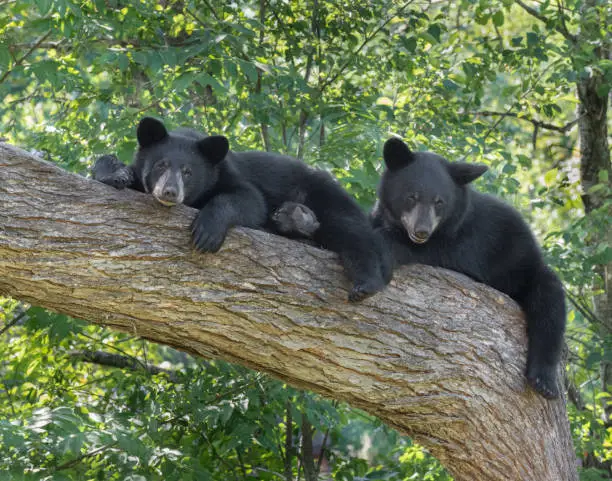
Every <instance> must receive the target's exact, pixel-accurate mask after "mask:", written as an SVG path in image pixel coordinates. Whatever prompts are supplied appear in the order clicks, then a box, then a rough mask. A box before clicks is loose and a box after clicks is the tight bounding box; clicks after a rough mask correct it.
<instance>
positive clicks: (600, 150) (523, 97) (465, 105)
mask: <svg viewBox="0 0 612 481" xmlns="http://www.w3.org/2000/svg"><path fill="white" fill-rule="evenodd" d="M611 15H612V14H611V7H610V6H609V4H608V2H605V1H595V0H587V1H573V0H570V1H566V2H548V1H545V2H534V1H517V2H508V1H472V0H470V1H468V0H465V1H462V2H426V1H419V0H413V1H409V2H396V1H373V2H368V3H367V4H364V5H359V4H355V3H354V2H348V1H347V2H341V1H338V2H322V1H319V0H309V1H294V2H283V1H275V0H269V1H265V0H261V1H259V2H254V1H242V0H239V1H237V2H233V3H231V4H227V2H221V1H212V0H208V1H206V0H204V1H177V2H173V1H169V2H161V3H157V4H152V3H149V2H144V3H143V2H121V1H101V0H100V1H84V2H72V1H68V0H42V1H36V2H34V3H32V2H25V1H20V0H0V98H2V99H3V102H2V103H0V125H1V129H0V131H1V132H2V133H1V135H2V136H3V137H5V138H7V139H8V140H9V141H10V142H12V143H15V144H17V145H20V146H22V147H24V148H27V149H32V150H36V151H38V152H41V153H42V155H43V156H45V157H46V158H47V159H50V160H52V161H54V162H56V163H58V164H59V165H61V166H62V167H64V168H66V169H70V170H73V171H76V172H80V173H84V172H86V170H87V168H88V165H89V164H90V163H91V161H92V159H94V158H95V156H97V155H100V154H103V153H108V152H112V151H117V153H118V155H119V156H120V157H121V158H122V160H124V161H127V160H129V158H130V157H131V154H132V152H133V150H134V147H135V137H134V126H135V123H136V122H137V120H138V119H139V118H140V117H141V116H143V115H145V114H150V115H157V116H160V117H163V118H165V119H167V120H168V122H169V123H171V124H174V125H177V126H178V125H190V126H196V127H198V126H199V127H200V128H202V129H204V130H207V131H208V132H210V133H223V134H225V135H227V136H228V137H230V139H231V141H232V146H233V148H235V149H236V150H240V149H245V148H257V149H268V150H274V151H280V152H286V153H289V154H291V155H296V156H299V157H302V158H304V160H305V161H307V162H310V163H313V164H316V165H318V166H322V167H325V168H328V169H331V170H332V171H333V172H334V174H336V176H337V177H338V178H340V180H341V181H342V182H343V183H344V185H345V186H346V187H347V188H348V189H349V190H350V191H351V192H352V193H353V194H354V195H355V197H356V198H357V199H358V200H359V201H360V202H361V203H362V204H363V205H364V206H369V205H370V204H371V202H372V200H373V198H374V189H375V186H376V183H377V179H378V171H379V168H380V159H381V148H382V143H383V142H384V140H385V139H386V138H387V137H388V136H389V135H390V134H399V135H402V136H403V137H404V138H405V139H406V140H407V141H408V142H409V144H410V145H411V147H413V148H423V149H430V150H435V151H437V152H439V153H441V154H443V155H446V156H447V157H448V158H450V159H467V160H470V161H479V162H484V163H487V164H488V165H489V166H490V171H489V173H488V174H487V175H486V176H485V178H484V179H483V180H482V181H479V182H480V184H479V188H481V189H485V190H488V191H490V192H492V193H495V194H497V195H501V196H503V197H504V198H505V199H506V200H507V201H509V202H511V203H513V204H514V205H515V206H516V207H517V208H519V209H520V210H521V212H522V213H523V214H524V215H525V216H526V217H527V218H528V219H529V220H530V223H531V225H532V226H533V227H534V229H535V231H536V233H537V234H538V235H539V237H540V240H541V241H542V243H543V245H544V247H545V249H546V253H547V258H548V260H549V262H550V263H551V264H552V265H553V266H554V267H555V269H556V270H557V272H559V273H560V275H561V276H562V278H563V281H564V284H565V286H566V289H567V292H568V297H569V298H570V300H571V305H570V307H569V311H568V316H569V326H568V335H567V338H568V346H569V351H568V361H569V364H568V368H567V388H568V396H569V400H570V401H571V406H570V421H571V425H572V431H573V434H574V442H575V445H576V450H577V455H578V457H579V458H580V459H581V461H582V463H583V466H584V468H583V470H582V471H581V476H582V477H583V479H600V478H602V479H603V478H604V477H605V476H606V475H607V476H609V475H610V469H611V468H610V464H611V460H612V454H611V446H610V445H611V443H612V441H611V436H612V434H611V430H612V427H611V425H610V422H611V421H610V406H611V404H610V393H609V391H610V388H609V385H610V382H611V381H610V363H611V362H612V334H611V331H612V327H611V326H612V320H611V317H610V307H609V306H610V300H609V296H610V285H611V284H610V282H611V281H610V277H609V276H610V269H611V268H610V262H611V261H612V248H611V247H610V246H611V243H610V237H609V236H610V232H611V229H610V218H611V215H610V178H611V175H610V174H612V173H611V172H610V170H611V167H610V154H609V146H608V133H607V128H608V122H609V120H608V117H607V106H608V102H609V98H610V95H609V92H610V86H611V84H612V61H611V59H610V51H611V48H610V31H609V26H610V25H611V24H612V22H611V21H610V20H611V18H610V17H611ZM2 306H3V310H2V311H1V312H0V317H2V320H3V321H4V322H5V326H4V328H3V329H2V336H3V337H4V340H5V341H6V342H4V343H2V344H0V351H2V352H1V353H0V355H1V358H2V359H4V360H5V361H4V362H3V364H2V367H1V369H2V376H0V377H1V379H2V384H0V386H1V389H2V392H3V393H4V395H3V396H0V399H1V400H0V412H2V415H3V417H5V418H7V419H11V420H12V421H13V423H14V424H9V423H3V422H0V429H2V431H1V432H2V436H3V442H2V445H3V446H4V450H5V452H4V453H3V454H5V457H4V460H5V463H6V468H7V469H12V473H13V475H14V476H19V475H20V474H19V473H21V472H23V471H24V468H26V474H23V475H22V476H24V477H27V476H29V479H39V478H40V477H41V476H42V475H41V474H40V472H38V471H35V468H40V467H42V468H43V471H42V473H43V475H45V476H47V475H48V476H51V474H49V471H45V470H49V469H51V467H54V468H57V467H58V466H63V469H62V470H60V471H59V472H56V473H55V474H54V475H53V476H59V475H60V474H59V473H61V475H63V476H66V477H68V478H70V479H80V478H79V476H83V475H84V474H83V473H84V472H87V473H89V474H87V475H89V476H96V475H98V476H99V475H101V474H99V473H103V472H104V471H103V470H102V467H104V468H106V469H110V470H114V471H115V472H117V473H132V472H133V470H134V467H135V466H138V470H137V471H138V475H140V476H144V477H146V478H147V479H148V478H151V479H155V476H160V474H159V473H160V472H162V471H160V469H161V468H160V466H161V465H162V464H163V465H164V466H174V467H176V466H183V465H185V463H187V464H190V463H192V459H193V456H195V455H190V456H189V457H188V459H187V458H186V457H185V456H183V455H182V454H177V453H182V452H183V448H184V447H185V446H187V445H190V443H193V442H194V438H193V437H190V435H188V434H186V432H187V431H188V432H190V433H194V432H204V433H206V437H207V438H208V441H204V442H200V444H197V446H198V449H199V450H198V451H197V456H202V458H201V459H202V460H203V459H206V456H208V457H209V458H210V459H209V460H212V459H214V461H210V463H211V465H212V466H213V468H212V469H211V470H210V476H211V477H213V478H214V479H221V478H227V477H228V476H230V477H233V476H238V477H239V476H241V474H240V469H241V468H240V466H244V465H245V464H244V463H252V462H255V461H256V462H257V463H259V464H258V466H260V467H261V471H260V474H259V475H260V476H263V474H261V473H263V472H264V471H265V470H267V471H270V472H274V473H283V474H284V476H285V477H286V478H287V479H288V477H289V476H290V473H291V475H293V476H298V475H299V474H300V473H301V475H304V474H305V473H306V472H307V471H308V469H305V468H306V466H305V465H304V464H303V463H304V462H306V463H308V458H309V457H311V456H310V453H311V452H312V453H313V454H312V457H313V458H314V457H315V455H316V453H326V456H325V457H323V456H320V455H318V456H316V457H317V459H319V460H323V459H324V461H320V464H317V465H318V466H321V468H320V469H321V470H322V469H324V467H325V466H328V467H329V470H330V472H331V473H332V474H333V475H335V476H336V477H337V478H338V479H342V478H343V477H345V478H347V479H349V478H350V477H358V478H359V477H362V478H363V477H370V478H371V477H375V476H383V475H384V476H387V477H388V479H404V478H405V477H409V476H411V475H415V474H416V476H420V477H421V478H422V479H432V480H439V479H449V478H448V475H447V474H445V473H444V472H443V471H442V469H441V468H440V466H439V465H438V464H437V463H436V462H435V460H433V459H432V458H431V457H429V456H428V455H427V454H424V453H423V451H422V450H421V449H420V448H419V447H416V446H414V445H413V444H412V443H411V442H410V441H409V440H407V439H405V438H400V437H398V436H397V435H396V434H394V433H393V432H392V431H390V430H389V429H387V428H385V427H384V426H383V425H381V424H380V423H379V422H378V421H376V420H374V419H373V418H370V417H368V416H365V415H363V413H360V412H358V411H354V410H350V409H349V408H347V407H346V406H343V405H332V404H331V403H330V402H328V401H325V400H322V399H320V398H318V397H317V396H315V395H313V394H310V393H301V392H300V393H298V392H297V391H294V390H292V389H290V388H287V387H286V386H283V385H282V384H280V383H278V382H276V381H271V380H269V379H267V378H265V377H262V376H261V375H260V374H256V373H253V372H249V371H245V370H243V369H240V368H237V367H235V366H230V365H226V364H223V363H219V362H203V361H201V360H199V359H197V358H191V357H188V356H185V355H183V354H180V353H177V352H175V351H172V350H170V349H168V348H163V347H160V346H158V345H154V344H150V343H147V342H146V341H143V340H140V339H137V338H133V337H132V336H127V335H121V334H117V333H116V332H113V331H109V330H103V329H100V328H95V327H92V326H85V325H84V324H82V323H80V322H79V321H77V320H74V319H70V318H66V317H63V316H58V315H55V314H51V313H49V312H48V311H45V310H42V309H40V308H37V307H32V306H29V305H24V304H20V303H19V302H18V301H17V300H14V299H4V300H3V301H2ZM100 351H102V352H100ZM109 354H113V355H114V356H115V357H112V356H111V357H108V356H106V357H105V355H109ZM103 359H104V360H106V364H105V363H103V362H102V360H103ZM111 360H112V361H111ZM84 361H90V362H84ZM91 361H95V363H93V364H92V362H91ZM113 362H114V363H115V364H113V365H118V366H120V367H121V368H122V370H121V371H117V370H113V369H110V370H109V369H108V367H107V366H108V364H109V363H111V364H112V363H113ZM152 365H156V366H157V365H158V366H159V367H162V368H164V369H170V370H172V376H185V379H189V380H190V382H189V383H186V384H180V383H179V384H177V383H171V382H170V381H168V380H167V379H169V378H168V375H167V374H164V373H161V374H160V373H156V372H152V371H151V369H150V368H151V366H152ZM105 366H106V367H105ZM139 367H142V368H143V369H140V368H139ZM75 386H79V387H78V388H76V387H75ZM177 386H179V387H177ZM241 386H242V387H241ZM253 386H255V387H256V388H257V389H258V390H259V392H260V395H261V396H263V397H262V399H265V402H264V403H263V405H265V406H266V408H269V413H270V414H269V416H268V417H265V416H264V417H262V418H258V417H257V416H255V415H253V417H252V418H249V415H245V416H246V418H249V423H251V424H249V423H246V422H245V419H244V417H245V416H243V417H240V422H238V421H237V419H238V418H232V416H234V414H232V413H234V412H235V410H232V411H231V413H230V410H229V408H227V407H224V406H227V405H228V403H229V404H232V403H234V404H232V406H234V405H235V403H236V402H237V401H236V399H238V398H240V396H242V395H247V394H246V393H250V392H252V389H253ZM203 393H204V394H203ZM227 393H229V394H227ZM234 393H236V394H234ZM236 396H237V397H236ZM58 406H61V407H62V409H63V410H62V411H60V414H61V415H60V416H59V417H57V418H56V417H51V418H44V416H42V414H43V413H48V412H50V410H51V409H54V408H56V407H58ZM224 410H225V411H224ZM187 411H193V412H205V413H207V414H205V415H204V414H202V417H201V418H199V420H197V421H192V420H189V421H186V422H187V423H193V422H195V423H196V424H189V426H188V429H186V430H181V429H182V428H181V426H180V423H179V424H177V426H176V427H175V428H173V429H172V431H171V433H170V434H171V435H168V433H167V432H166V431H164V429H165V428H164V427H162V426H148V427H147V436H144V437H143V436H142V435H143V430H142V429H144V428H141V429H138V428H135V427H136V426H140V427H143V426H147V423H148V420H149V419H151V417H154V416H153V415H154V414H158V413H167V415H168V417H169V419H174V418H176V417H178V416H180V415H181V414H182V413H184V412H187ZM62 413H63V414H62ZM221 413H225V414H221ZM62 415H65V416H66V417H65V418H62V417H61V416H62ZM83 416H87V417H88V421H87V422H89V423H94V424H91V426H95V429H92V430H91V433H93V434H90V432H89V431H83V427H82V426H83V424H82V423H83ZM40 419H52V420H53V421H52V422H51V424H45V425H44V426H43V425H37V424H36V422H35V421H36V420H40ZM56 419H60V421H55V420H56ZM62 419H63V421H62ZM110 420H112V421H110ZM16 425H17V426H19V429H14V426H16ZM238 425H242V426H251V428H249V429H253V430H254V429H255V427H253V426H258V428H257V429H258V431H257V432H258V433H259V432H261V433H265V434H263V435H261V436H258V437H257V440H256V441H255V440H254V438H252V436H251V434H252V432H247V428H244V429H245V431H244V432H241V433H236V432H234V431H233V429H234V427H235V426H238ZM287 425H288V426H291V427H292V429H285V428H286V426H287ZM149 427H150V429H151V431H148V429H149ZM236 429H238V428H236ZM312 429H314V432H313V434H312V442H311V443H310V442H309V441H310V438H311V436H309V434H310V432H311V431H312ZM103 430H107V431H109V432H111V431H112V432H115V433H118V432H121V433H123V434H122V435H125V438H121V439H125V440H126V441H125V443H123V444H122V446H121V449H110V448H108V447H107V449H102V448H103V447H104V446H106V444H105V443H104V441H103V440H102V441H101V438H100V437H99V434H96V433H98V432H102V431H103ZM151 433H153V434H151ZM96 435H97V436H98V438H96ZM11 436H17V437H11ZM268 437H269V439H268ZM161 439H164V440H165V441H167V442H168V444H162V443H161V441H160V440H161ZM232 439H240V440H241V442H242V444H241V447H242V448H243V449H237V448H236V446H232V445H231V442H232V441H231V440H232ZM35 441H36V442H35ZM36 443H38V444H36ZM227 443H229V445H228V444H227ZM317 443H318V444H317ZM308 444H311V445H315V448H314V449H311V450H309V449H307V445H308ZM162 446H163V447H162ZM221 446H223V448H221ZM227 446H229V447H227ZM246 446H248V448H247V447H246ZM304 446H306V450H305V451H304V449H303V448H304ZM225 447H227V449H226V448H225ZM319 447H322V449H320V450H319ZM113 448H116V446H113ZM132 448H133V449H132ZM97 449H100V451H99V452H96V453H95V456H93V455H92V456H86V457H81V456H82V453H84V452H85V453H91V452H94V451H96V450H97ZM120 453H124V454H120ZM151 453H154V454H151ZM286 453H289V454H290V455H287V454H286ZM240 458H242V461H241V459H240ZM145 459H146V460H147V462H145V461H143V460H145ZM298 459H300V460H301V461H298ZM288 460H289V461H288ZM304 460H306V461H304ZM313 462H314V461H313ZM317 463H319V461H317ZM190 465H193V464H190ZM164 469H165V468H164ZM168 469H170V468H168ZM169 472H170V471H163V473H164V475H165V476H171V475H170V474H168V473H169ZM383 473H384V474H383ZM118 476H121V474H118ZM270 476H272V477H274V476H275V475H273V474H271V475H270ZM598 476H599V477H600V478H598ZM58 479H60V478H58ZM166 479H171V478H166ZM177 479H178V478H177Z"/></svg>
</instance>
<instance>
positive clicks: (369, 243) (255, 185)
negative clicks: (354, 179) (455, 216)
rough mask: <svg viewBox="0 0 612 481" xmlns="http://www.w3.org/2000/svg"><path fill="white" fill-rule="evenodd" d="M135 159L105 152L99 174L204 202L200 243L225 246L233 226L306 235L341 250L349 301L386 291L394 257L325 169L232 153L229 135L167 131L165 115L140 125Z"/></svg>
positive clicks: (158, 194)
mask: <svg viewBox="0 0 612 481" xmlns="http://www.w3.org/2000/svg"><path fill="white" fill-rule="evenodd" d="M136 136H137V140H138V150H137V152H136V154H135V156H134V162H133V163H132V165H129V166H126V165H124V164H123V163H121V162H120V161H119V160H118V159H117V158H116V157H114V156H111V155H106V156H103V157H100V158H99V159H98V160H97V161H96V163H95V165H94V167H93V172H92V174H93V178H94V179H96V180H99V181H100V182H103V183H105V184H108V185H112V186H114V187H116V188H131V189H135V190H139V191H141V192H147V193H150V194H152V195H153V196H154V197H155V198H156V199H157V200H158V201H159V202H160V203H162V204H165V205H174V204H180V203H182V204H185V205H188V206H190V207H194V208H196V209H199V212H198V214H197V216H196V218H195V220H194V222H193V224H192V239H193V244H194V246H195V247H196V248H197V249H198V250H201V251H205V252H216V251H217V250H219V248H220V247H221V245H222V244H223V241H224V239H225V236H226V235H227V232H228V230H229V229H230V228H231V227H233V226H244V227H252V228H268V229H270V230H272V231H274V232H277V233H279V234H281V235H286V236H291V237H308V238H312V240H313V241H314V242H315V243H316V244H317V245H319V246H321V247H324V248H326V249H329V250H332V251H334V252H336V253H338V254H339V256H340V259H341V261H342V263H343V265H344V268H345V271H346V272H347V275H348V277H349V278H350V279H351V281H352V282H353V287H352V289H351V291H350V293H349V300H350V301H359V300H361V299H364V298H365V297H367V296H370V295H372V294H374V293H376V292H378V291H380V290H381V289H382V288H383V287H384V286H385V285H386V284H387V283H388V282H389V281H390V278H391V271H392V268H391V261H390V256H389V254H388V252H387V251H386V250H385V249H384V248H383V242H382V237H381V236H380V235H379V234H377V233H375V232H374V230H373V228H372V226H371V224H370V222H369V220H368V218H367V216H366V214H365V213H364V212H363V211H362V210H361V208H360V207H359V205H358V204H357V203H356V202H355V201H354V200H353V199H352V197H351V196H350V195H349V194H348V193H347V192H346V191H345V190H344V189H343V188H342V187H341V186H340V184H338V183H337V182H336V181H335V179H334V178H333V177H332V176H331V175H330V174H329V173H327V172H325V171H322V170H317V169H314V168H311V167H309V166H308V165H306V164H305V163H303V162H301V161H299V160H297V159H294V158H291V157H287V156H283V155H277V154H271V153H267V152H255V151H253V152H232V151H230V150H229V142H228V140H227V138H225V137H223V136H220V135H214V136H205V135H203V134H201V133H199V132H196V131H194V130H191V129H184V128H182V129H177V130H174V131H172V132H168V131H167V130H166V127H165V126H164V124H163V123H162V122H160V121H159V120H156V119H153V118H151V117H145V118H144V119H142V120H141V121H140V123H139V125H138V128H137V131H136Z"/></svg>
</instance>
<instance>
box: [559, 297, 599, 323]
mask: <svg viewBox="0 0 612 481" xmlns="http://www.w3.org/2000/svg"><path fill="white" fill-rule="evenodd" d="M565 294H566V295H567V298H568V299H569V300H570V302H571V303H572V304H573V305H574V307H575V308H576V309H578V312H580V314H582V315H583V316H584V317H585V318H586V319H588V320H589V322H591V323H592V324H601V323H600V321H599V319H598V318H597V316H596V315H595V314H593V313H592V312H591V310H590V309H589V308H588V307H587V306H584V305H582V304H581V303H580V301H579V299H578V298H577V297H576V296H574V295H573V294H572V293H571V292H570V291H569V290H567V289H565Z"/></svg>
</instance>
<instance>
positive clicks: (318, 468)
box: [315, 428, 329, 477]
mask: <svg viewBox="0 0 612 481" xmlns="http://www.w3.org/2000/svg"><path fill="white" fill-rule="evenodd" d="M328 436H329V428H327V429H326V430H325V435H324V436H323V443H322V444H321V450H320V451H319V459H318V460H317V467H316V471H315V473H316V475H317V477H318V476H319V473H320V472H321V464H323V456H325V445H326V444H327V437H328Z"/></svg>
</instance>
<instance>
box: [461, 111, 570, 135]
mask: <svg viewBox="0 0 612 481" xmlns="http://www.w3.org/2000/svg"><path fill="white" fill-rule="evenodd" d="M473 115H479V116H481V117H513V118H515V119H517V120H522V121H524V122H529V123H531V124H533V126H534V127H537V128H539V129H546V130H554V131H555V132H561V133H562V134H566V133H567V132H569V131H570V130H572V129H573V128H574V126H575V125H576V124H577V123H578V122H579V121H580V118H577V119H574V120H572V121H571V122H568V123H567V124H565V125H554V124H549V123H548V122H543V121H541V120H537V119H534V118H531V117H528V116H526V115H520V114H517V113H514V112H494V111H491V110H483V111H481V112H474V113H473Z"/></svg>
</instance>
